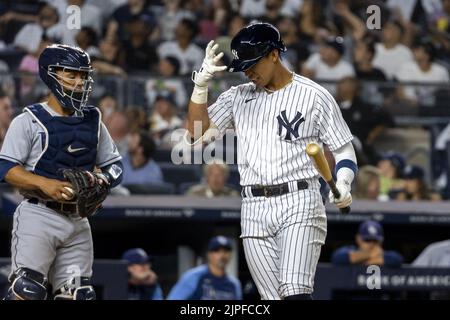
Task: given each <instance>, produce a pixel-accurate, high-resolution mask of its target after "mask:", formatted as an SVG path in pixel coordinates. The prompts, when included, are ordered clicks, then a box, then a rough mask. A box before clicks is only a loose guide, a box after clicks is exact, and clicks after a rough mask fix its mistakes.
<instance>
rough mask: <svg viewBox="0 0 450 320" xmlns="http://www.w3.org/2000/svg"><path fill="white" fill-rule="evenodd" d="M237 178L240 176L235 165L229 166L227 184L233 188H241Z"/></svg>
mask: <svg viewBox="0 0 450 320" xmlns="http://www.w3.org/2000/svg"><path fill="white" fill-rule="evenodd" d="M239 180H240V177H239V171H238V168H237V166H230V176H229V177H228V184H229V185H231V186H232V187H233V189H236V190H241V185H240V184H239Z"/></svg>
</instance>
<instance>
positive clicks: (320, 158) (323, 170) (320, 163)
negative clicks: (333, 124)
mask: <svg viewBox="0 0 450 320" xmlns="http://www.w3.org/2000/svg"><path fill="white" fill-rule="evenodd" d="M306 153H307V154H308V156H309V157H310V158H311V159H312V161H313V163H314V166H315V167H316V169H317V171H319V173H320V175H321V176H322V177H323V178H324V180H325V181H326V183H328V185H329V186H330V189H331V192H333V195H334V196H335V198H340V197H341V194H340V192H339V190H338V189H337V188H336V183H335V181H334V180H333V176H332V175H331V170H330V166H329V165H328V162H327V159H326V158H325V155H324V153H323V150H322V148H320V146H319V145H318V144H317V143H309V144H308V145H307V146H306ZM339 210H340V211H341V213H349V212H350V207H345V208H340V209H339Z"/></svg>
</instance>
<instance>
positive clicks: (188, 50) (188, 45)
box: [158, 19, 204, 75]
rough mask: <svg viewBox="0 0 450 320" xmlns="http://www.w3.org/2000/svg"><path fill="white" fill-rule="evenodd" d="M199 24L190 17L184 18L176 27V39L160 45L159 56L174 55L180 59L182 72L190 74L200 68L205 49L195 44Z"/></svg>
mask: <svg viewBox="0 0 450 320" xmlns="http://www.w3.org/2000/svg"><path fill="white" fill-rule="evenodd" d="M197 31H198V28H197V24H196V22H195V21H193V20H190V19H183V20H181V21H180V23H179V24H178V25H177V28H176V29H175V41H165V42H163V43H161V44H160V45H159V47H158V55H159V58H160V59H162V58H165V57H167V56H173V57H176V58H177V59H178V61H180V66H181V67H180V74H182V75H186V74H190V73H191V72H192V71H193V70H195V69H198V68H200V66H201V64H202V61H203V56H204V53H203V50H202V49H201V48H200V47H199V46H197V45H196V44H194V42H193V40H194V38H195V37H196V35H197Z"/></svg>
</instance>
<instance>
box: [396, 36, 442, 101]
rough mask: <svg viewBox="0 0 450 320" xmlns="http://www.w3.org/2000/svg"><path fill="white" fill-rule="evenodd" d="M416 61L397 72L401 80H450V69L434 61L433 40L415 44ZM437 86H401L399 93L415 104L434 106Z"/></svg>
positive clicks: (403, 65) (398, 78) (437, 81)
mask: <svg viewBox="0 0 450 320" xmlns="http://www.w3.org/2000/svg"><path fill="white" fill-rule="evenodd" d="M413 54H414V61H408V62H405V63H403V64H402V65H401V67H400V69H399V70H398V71H397V73H396V74H395V78H396V79H397V80H399V81H400V82H416V83H417V84H433V83H435V84H443V83H448V82H449V75H448V70H447V69H446V68H445V67H443V66H441V65H439V64H437V63H435V62H433V61H434V57H435V48H434V46H433V44H432V43H431V42H428V41H420V42H418V43H416V44H414V46H413ZM435 91H436V88H435V87H432V86H426V85H425V86H420V85H418V86H404V87H401V86H399V87H398V89H397V94H398V96H399V98H400V99H402V100H406V101H408V102H409V103H411V104H413V105H417V104H418V105H421V106H433V105H434V93H435Z"/></svg>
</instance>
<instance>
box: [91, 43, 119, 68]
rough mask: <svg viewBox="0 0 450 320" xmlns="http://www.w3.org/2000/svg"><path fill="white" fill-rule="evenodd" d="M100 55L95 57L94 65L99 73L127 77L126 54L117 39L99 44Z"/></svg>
mask: <svg viewBox="0 0 450 320" xmlns="http://www.w3.org/2000/svg"><path fill="white" fill-rule="evenodd" d="M99 50H100V54H99V55H98V56H96V57H94V59H93V61H92V64H93V65H94V66H95V68H96V69H97V71H98V72H99V73H104V74H111V75H118V76H122V77H125V76H126V73H125V71H124V70H123V68H122V66H123V64H124V63H123V60H124V54H123V53H122V52H121V46H120V43H119V41H118V40H117V39H102V40H100V43H99Z"/></svg>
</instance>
